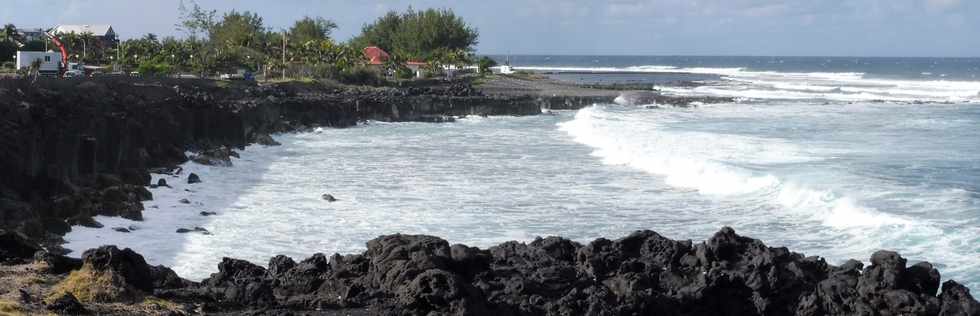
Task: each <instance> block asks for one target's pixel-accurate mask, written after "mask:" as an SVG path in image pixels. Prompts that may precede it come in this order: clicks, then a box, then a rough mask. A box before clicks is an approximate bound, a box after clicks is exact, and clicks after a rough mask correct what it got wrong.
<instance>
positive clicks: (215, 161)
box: [191, 146, 239, 167]
mask: <svg viewBox="0 0 980 316" xmlns="http://www.w3.org/2000/svg"><path fill="white" fill-rule="evenodd" d="M231 157H235V158H239V155H238V153H237V152H235V151H234V150H232V149H231V148H228V147H227V146H220V147H217V148H213V149H209V150H205V151H202V152H201V153H199V154H198V155H197V156H195V157H194V158H192V159H191V160H192V161H194V162H196V163H199V164H202V165H206V166H220V167H231V166H232V163H231Z"/></svg>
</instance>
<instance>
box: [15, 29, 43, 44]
mask: <svg viewBox="0 0 980 316" xmlns="http://www.w3.org/2000/svg"><path fill="white" fill-rule="evenodd" d="M17 34H19V35H20V40H21V41H22V42H24V43H27V42H33V41H43V40H45V39H47V38H48V36H47V35H44V29H42V28H39V27H38V28H20V29H17Z"/></svg>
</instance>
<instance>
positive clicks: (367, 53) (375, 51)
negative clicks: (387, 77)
mask: <svg viewBox="0 0 980 316" xmlns="http://www.w3.org/2000/svg"><path fill="white" fill-rule="evenodd" d="M364 58H367V60H368V65H372V66H384V64H385V62H388V59H391V55H389V54H388V52H386V51H385V50H383V49H381V48H380V47H377V46H368V47H365V48H364Z"/></svg>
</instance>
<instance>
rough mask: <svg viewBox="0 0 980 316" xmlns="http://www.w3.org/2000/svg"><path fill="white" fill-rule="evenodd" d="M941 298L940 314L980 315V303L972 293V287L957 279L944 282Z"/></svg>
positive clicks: (948, 315) (950, 315)
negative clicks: (968, 287) (961, 283)
mask: <svg viewBox="0 0 980 316" xmlns="http://www.w3.org/2000/svg"><path fill="white" fill-rule="evenodd" d="M939 299H940V301H941V302H942V303H941V304H942V305H941V308H940V310H939V315H940V316H952V315H969V316H976V315H980V303H977V300H976V299H974V298H973V296H972V295H970V289H967V288H966V287H965V286H963V285H960V284H959V283H956V281H952V280H950V281H946V282H944V283H943V293H942V294H940V295H939Z"/></svg>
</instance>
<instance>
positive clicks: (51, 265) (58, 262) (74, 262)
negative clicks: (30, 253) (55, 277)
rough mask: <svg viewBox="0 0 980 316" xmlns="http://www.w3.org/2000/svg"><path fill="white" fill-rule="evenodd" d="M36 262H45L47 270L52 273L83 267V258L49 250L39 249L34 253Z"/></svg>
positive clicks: (66, 271)
mask: <svg viewBox="0 0 980 316" xmlns="http://www.w3.org/2000/svg"><path fill="white" fill-rule="evenodd" d="M34 261H35V262H43V263H44V264H45V266H46V267H45V272H47V273H51V274H62V273H68V272H70V271H72V270H78V269H79V268H81V267H82V259H78V258H71V257H68V256H64V255H59V254H54V253H51V252H48V251H38V252H37V253H35V254H34Z"/></svg>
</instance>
